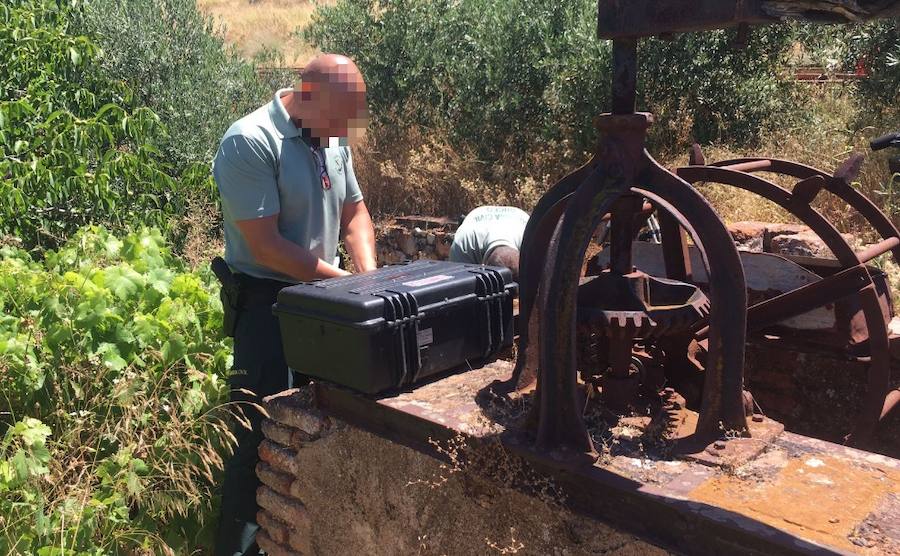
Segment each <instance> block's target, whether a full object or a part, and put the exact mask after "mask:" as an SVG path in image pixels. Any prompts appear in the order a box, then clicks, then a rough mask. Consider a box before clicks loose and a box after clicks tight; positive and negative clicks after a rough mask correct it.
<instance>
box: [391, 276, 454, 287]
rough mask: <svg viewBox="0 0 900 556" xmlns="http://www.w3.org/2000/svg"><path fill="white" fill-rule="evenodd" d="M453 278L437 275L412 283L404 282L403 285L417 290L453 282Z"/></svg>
mask: <svg viewBox="0 0 900 556" xmlns="http://www.w3.org/2000/svg"><path fill="white" fill-rule="evenodd" d="M452 278H453V276H447V275H446V274H436V275H434V276H429V277H428V278H421V279H419V280H413V281H412V282H403V285H404V286H411V287H414V288H416V287H419V286H430V285H431V284H437V283H438V282H444V281H446V280H451V279H452Z"/></svg>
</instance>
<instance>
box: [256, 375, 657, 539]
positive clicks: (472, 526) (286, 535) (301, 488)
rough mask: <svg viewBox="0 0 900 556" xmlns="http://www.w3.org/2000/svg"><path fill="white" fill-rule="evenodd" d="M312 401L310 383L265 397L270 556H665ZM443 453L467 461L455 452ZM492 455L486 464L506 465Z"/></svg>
mask: <svg viewBox="0 0 900 556" xmlns="http://www.w3.org/2000/svg"><path fill="white" fill-rule="evenodd" d="M310 402H311V392H309V391H308V390H304V389H301V390H292V391H288V392H285V393H282V394H279V395H277V396H273V397H271V398H268V399H267V400H266V409H267V410H268V412H269V415H270V416H271V419H269V420H267V421H265V425H264V428H263V432H264V433H265V436H266V439H265V440H264V441H263V443H262V445H261V446H260V459H261V461H260V463H259V465H258V467H257V474H258V475H259V477H260V479H261V481H262V483H263V486H262V487H261V488H260V489H259V491H258V495H257V499H258V501H259V504H260V506H262V508H263V509H262V510H261V511H260V512H259V514H258V516H257V518H258V523H259V524H260V526H261V528H262V529H261V531H260V532H259V534H258V536H257V539H258V542H259V545H260V547H261V548H262V549H263V550H265V551H266V552H267V553H268V554H270V555H271V556H285V555H307V554H322V555H328V556H332V555H344V554H348V555H349V554H365V555H367V556H380V555H385V556H388V555H390V556H395V555H401V554H403V555H405V554H420V555H431V554H434V555H447V556H453V555H472V554H520V555H525V554H527V555H549V554H558V555H572V556H575V555H588V554H609V555H616V556H631V555H633V556H638V555H648V556H654V555H663V554H667V552H665V551H663V550H661V549H659V548H657V547H655V546H653V545H650V544H648V543H646V542H644V541H642V540H640V539H638V538H636V537H634V536H632V535H630V534H627V533H623V532H621V531H619V530H617V529H616V528H614V527H612V526H609V525H606V524H604V523H601V522H599V521H596V520H593V519H589V518H586V517H582V516H579V515H575V514H573V513H571V512H569V511H567V510H565V509H563V508H562V506H560V505H559V503H558V500H556V499H555V498H553V496H551V495H547V494H540V495H535V496H529V495H525V494H523V493H522V492H520V491H518V490H513V489H512V488H509V487H508V486H507V485H506V484H505V483H506V479H505V477H504V472H502V471H501V472H497V473H495V474H494V475H492V476H490V477H488V476H484V475H480V474H479V473H477V472H473V471H471V470H467V469H465V468H464V467H463V466H461V465H459V464H452V463H450V464H448V463H442V462H441V461H439V460H437V459H434V458H431V457H428V456H425V455H422V454H420V453H419V452H416V451H413V450H411V449H409V448H406V447H403V446H401V445H399V444H395V443H392V442H390V441H388V440H384V439H382V438H379V437H377V436H374V435H371V434H368V433H365V432H362V431H361V430H359V429H356V428H353V427H350V426H347V425H344V424H342V423H340V422H337V421H334V420H331V419H329V418H327V417H325V416H323V415H321V414H319V413H318V412H317V411H316V410H314V409H311V403H310ZM444 449H445V453H446V454H447V455H448V456H449V459H450V460H451V461H457V462H458V461H459V460H458V458H456V452H455V449H456V448H454V447H453V446H446V447H445V448H444ZM491 457H493V456H491ZM498 457H501V458H502V455H499V456H498ZM494 461H495V463H497V462H498V461H499V464H497V465H489V466H477V467H479V468H481V469H483V468H484V467H491V468H493V469H495V470H496V469H503V461H502V459H499V460H494ZM473 467H476V466H473ZM515 471H516V470H513V471H508V472H515ZM542 486H544V487H546V485H542ZM548 490H549V491H550V492H552V489H546V488H545V489H544V490H543V492H544V493H546V492H548Z"/></svg>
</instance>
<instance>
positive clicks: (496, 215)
mask: <svg viewBox="0 0 900 556" xmlns="http://www.w3.org/2000/svg"><path fill="white" fill-rule="evenodd" d="M526 224H528V213H527V212H525V211H524V210H521V209H518V208H516V207H494V206H484V207H478V208H477V209H475V210H473V211H472V212H470V213H469V214H467V215H466V217H465V219H464V220H463V222H462V224H460V226H459V228H458V229H457V230H456V234H455V235H454V236H453V244H452V245H451V246H450V260H451V261H453V262H457V263H470V264H484V261H485V259H487V257H488V255H490V254H491V251H492V250H493V249H494V248H495V247H500V246H501V245H505V246H506V247H512V248H513V249H520V248H521V247H522V235H523V234H524V233H525V225H526Z"/></svg>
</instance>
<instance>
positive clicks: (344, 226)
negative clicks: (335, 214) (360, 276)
mask: <svg viewBox="0 0 900 556" xmlns="http://www.w3.org/2000/svg"><path fill="white" fill-rule="evenodd" d="M341 231H342V232H343V237H344V245H346V246H347V250H348V251H350V259H351V260H352V261H353V266H354V267H356V270H357V271H359V272H366V271H367V270H375V268H377V264H376V262H375V228H374V226H372V217H371V216H370V215H369V209H367V208H366V203H365V201H356V202H349V203H344V208H343V209H342V210H341Z"/></svg>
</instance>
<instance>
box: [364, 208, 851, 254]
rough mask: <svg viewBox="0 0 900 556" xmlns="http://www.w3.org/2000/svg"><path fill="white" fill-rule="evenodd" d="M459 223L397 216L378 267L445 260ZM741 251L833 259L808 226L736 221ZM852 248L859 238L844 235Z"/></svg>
mask: <svg viewBox="0 0 900 556" xmlns="http://www.w3.org/2000/svg"><path fill="white" fill-rule="evenodd" d="M455 230H456V223H455V222H453V221H450V220H449V219H445V218H434V217H413V216H406V217H398V218H396V219H392V220H389V221H386V222H381V223H378V224H377V225H376V226H375V239H376V244H377V252H378V253H377V254H378V264H379V265H382V264H392V263H398V262H401V261H404V260H417V259H434V260H446V259H447V257H449V255H450V245H451V244H452V243H453V233H454V231H455ZM728 230H729V231H730V232H731V235H732V237H734V241H735V244H736V245H737V246H738V249H742V250H745V251H754V252H758V253H762V252H764V253H776V254H781V255H796V256H803V257H822V258H833V257H834V255H832V254H831V251H830V250H829V249H828V247H826V246H825V243H824V242H823V241H822V240H821V239H819V238H818V236H816V235H815V234H814V233H813V232H812V230H810V229H809V227H807V226H803V225H798V224H773V223H768V222H750V221H747V222H735V223H734V224H730V225H729V226H728ZM843 236H844V238H845V239H847V240H848V242H849V243H850V245H851V246H857V243H858V241H857V239H856V238H855V237H854V236H853V235H851V234H843Z"/></svg>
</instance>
